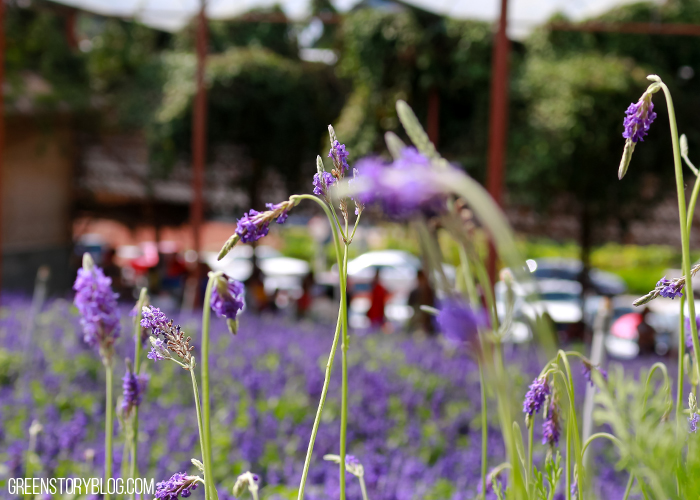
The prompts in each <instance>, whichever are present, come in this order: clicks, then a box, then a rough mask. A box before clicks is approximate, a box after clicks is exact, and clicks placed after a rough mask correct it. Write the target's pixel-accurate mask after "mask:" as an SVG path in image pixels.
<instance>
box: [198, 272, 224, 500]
mask: <svg viewBox="0 0 700 500" xmlns="http://www.w3.org/2000/svg"><path fill="white" fill-rule="evenodd" d="M222 274H223V273H222V272H221V271H218V272H215V273H211V274H210V276H209V281H208V282H207V289H206V292H205V294H204V306H203V308H202V345H201V349H202V361H201V363H202V428H203V429H201V430H200V433H201V436H202V439H203V443H202V445H203V452H202V461H203V462H204V490H205V492H206V493H207V497H208V498H210V499H211V500H213V499H215V498H217V497H218V495H216V496H215V491H214V490H215V488H216V486H215V484H214V477H213V476H212V473H211V464H212V456H213V455H212V450H211V404H210V393H209V323H210V319H211V295H212V290H213V288H214V286H215V285H214V284H215V283H216V280H217V279H218V278H219V277H220V276H221V275H222ZM192 377H193V378H192V381H193V383H194V384H195V385H196V381H195V380H194V374H193V375H192ZM202 431H203V432H202Z"/></svg>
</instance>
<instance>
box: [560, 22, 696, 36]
mask: <svg viewBox="0 0 700 500" xmlns="http://www.w3.org/2000/svg"><path fill="white" fill-rule="evenodd" d="M547 28H549V29H550V30H552V31H581V32H586V33H597V32H602V33H631V34H638V35H676V36H700V25H699V24H678V23H605V22H600V21H591V22H586V23H568V22H553V23H549V24H548V25H547Z"/></svg>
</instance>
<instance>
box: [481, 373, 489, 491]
mask: <svg viewBox="0 0 700 500" xmlns="http://www.w3.org/2000/svg"><path fill="white" fill-rule="evenodd" d="M484 382H485V380H484V367H483V366H482V364H481V360H479V387H480V388H481V491H482V492H483V495H484V498H486V469H487V466H488V458H489V450H488V439H489V427H488V425H489V419H488V414H487V413H486V411H487V405H486V403H487V401H486V385H485V383H484Z"/></svg>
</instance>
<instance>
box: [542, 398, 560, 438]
mask: <svg viewBox="0 0 700 500" xmlns="http://www.w3.org/2000/svg"><path fill="white" fill-rule="evenodd" d="M542 444H550V445H552V446H557V445H558V444H559V408H557V405H556V403H555V402H554V399H550V403H549V410H548V412H547V416H546V418H545V420H544V423H543V424H542Z"/></svg>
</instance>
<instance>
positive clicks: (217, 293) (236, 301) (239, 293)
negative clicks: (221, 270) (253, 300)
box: [211, 275, 245, 319]
mask: <svg viewBox="0 0 700 500" xmlns="http://www.w3.org/2000/svg"><path fill="white" fill-rule="evenodd" d="M216 281H217V282H216V283H215V285H214V288H213V290H212V292H211V309H212V311H214V312H215V313H216V315H217V316H218V317H220V318H228V319H236V316H237V315H238V312H239V311H240V310H241V309H243V306H245V288H244V286H243V283H241V282H240V281H236V280H234V279H233V278H229V277H228V276H225V275H224V276H222V277H221V278H219V279H218V280H216Z"/></svg>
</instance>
